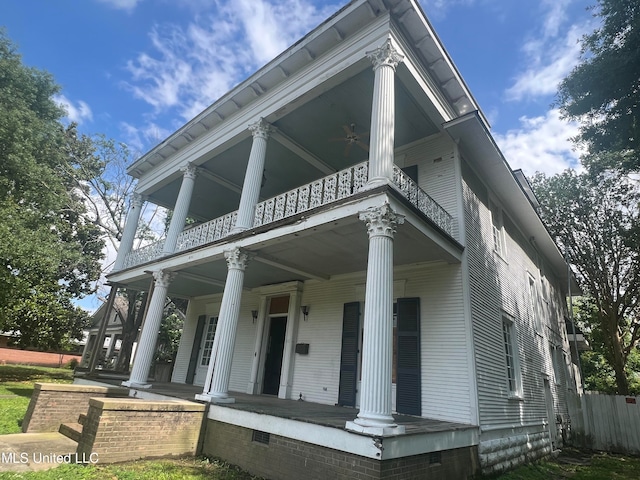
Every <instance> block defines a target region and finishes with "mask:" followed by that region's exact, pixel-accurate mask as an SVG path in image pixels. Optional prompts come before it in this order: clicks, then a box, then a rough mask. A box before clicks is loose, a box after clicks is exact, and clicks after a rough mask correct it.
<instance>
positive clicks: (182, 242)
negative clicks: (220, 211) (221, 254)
mask: <svg viewBox="0 0 640 480" xmlns="http://www.w3.org/2000/svg"><path fill="white" fill-rule="evenodd" d="M237 218H238V211H235V212H231V213H227V214H226V215H223V216H222V217H218V218H214V219H213V220H209V221H208V222H206V223H201V224H200V225H196V226H195V227H191V228H188V229H186V230H184V231H183V232H182V233H180V235H178V242H177V243H176V252H183V251H185V250H189V249H190V248H194V247H200V246H202V245H206V244H207V243H212V242H215V241H216V240H220V239H221V238H225V237H227V236H229V233H230V232H231V229H232V228H233V227H234V226H235V224H236V219H237Z"/></svg>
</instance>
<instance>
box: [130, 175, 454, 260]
mask: <svg viewBox="0 0 640 480" xmlns="http://www.w3.org/2000/svg"><path fill="white" fill-rule="evenodd" d="M368 167H369V163H368V162H362V163H359V164H357V165H353V166H351V167H349V168H345V169H344V170H341V171H339V172H336V173H334V174H332V175H329V176H327V177H324V178H321V179H319V180H314V181H313V182H311V183H307V184H306V185H302V186H301V187H298V188H295V189H293V190H290V191H288V192H285V193H282V194H280V195H277V196H275V197H273V198H269V199H267V200H265V201H263V202H260V203H258V204H257V205H256V212H255V217H254V221H253V227H254V228H256V227H260V226H263V225H268V224H270V223H273V222H277V221H278V220H282V219H285V218H288V217H291V216H293V215H297V214H299V213H302V212H306V211H308V210H312V209H314V208H317V207H321V206H323V205H328V204H330V203H333V202H336V201H338V200H341V199H343V198H348V197H351V196H353V195H355V194H356V193H358V192H360V191H361V190H363V189H364V187H365V185H366V183H367V179H368ZM393 183H394V184H395V185H396V186H397V187H398V189H399V191H400V192H401V193H402V194H403V195H404V196H405V197H406V198H407V199H408V200H409V201H410V202H411V203H412V204H413V205H414V206H415V207H416V208H418V209H419V210H420V211H421V212H422V213H424V214H425V215H426V216H427V217H428V218H430V219H431V220H432V221H433V222H434V223H435V224H436V225H438V226H439V227H440V228H441V229H442V230H444V231H445V232H447V233H448V234H449V235H451V234H452V226H453V219H452V217H451V215H449V214H448V213H447V212H446V211H445V210H444V208H442V207H441V206H440V205H438V203H437V202H436V201H435V200H434V199H432V198H431V197H430V196H429V195H427V194H426V193H425V192H424V191H423V190H421V189H420V187H418V185H417V184H416V183H415V182H414V181H413V180H412V179H411V178H409V176H407V175H406V174H405V173H404V172H403V171H402V170H401V169H400V168H398V167H396V166H395V165H394V167H393ZM237 217H238V212H237V211H235V212H231V213H227V214H226V215H223V216H221V217H218V218H215V219H213V220H210V221H208V222H206V223H202V224H200V225H197V226H195V227H191V228H188V229H186V230H184V231H183V232H182V233H180V235H179V236H178V241H177V244H176V250H175V251H176V252H182V251H185V250H188V249H190V248H195V247H201V246H203V245H207V244H209V243H213V242H215V241H218V240H221V239H223V238H226V237H228V236H229V235H230V233H231V230H232V229H233V227H234V226H235V223H236V219H237ZM163 247H164V240H159V241H157V242H155V243H152V244H150V245H146V246H144V247H142V248H139V249H137V250H134V251H132V252H130V253H129V254H128V255H127V257H126V258H125V262H124V268H128V267H133V266H135V265H140V264H142V263H145V262H149V261H152V260H155V259H157V258H160V257H162V256H163Z"/></svg>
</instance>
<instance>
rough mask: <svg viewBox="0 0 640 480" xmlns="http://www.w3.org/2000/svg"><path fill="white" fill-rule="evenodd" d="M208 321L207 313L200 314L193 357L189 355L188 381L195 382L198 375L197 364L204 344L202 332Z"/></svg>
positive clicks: (192, 349)
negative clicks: (201, 346)
mask: <svg viewBox="0 0 640 480" xmlns="http://www.w3.org/2000/svg"><path fill="white" fill-rule="evenodd" d="M206 322H207V316H206V315H200V316H199V317H198V325H197V326H196V335H195V337H194V339H193V347H192V348H191V357H189V368H188V369H187V378H186V380H185V382H186V383H190V384H193V379H194V377H195V376H196V366H197V365H198V356H199V355H200V345H202V332H203V331H204V325H205V323H206Z"/></svg>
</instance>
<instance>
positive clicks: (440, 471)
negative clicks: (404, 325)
mask: <svg viewBox="0 0 640 480" xmlns="http://www.w3.org/2000/svg"><path fill="white" fill-rule="evenodd" d="M206 425H207V426H206V432H205V436H204V445H203V451H202V453H203V454H204V455H207V456H210V457H216V458H222V459H223V460H225V461H227V462H229V463H232V464H234V465H238V466H239V467H240V468H242V469H244V470H246V471H248V472H250V473H251V474H253V475H258V476H263V477H266V478H269V479H272V480H297V479H300V478H304V479H308V480H313V479H318V480H326V479H327V478H331V479H335V480H353V479H358V480H383V479H384V480H424V479H429V480H438V479H443V480H450V479H453V478H455V479H457V480H458V479H460V480H462V479H466V478H472V476H473V474H474V473H476V472H477V470H478V468H479V462H478V456H477V449H476V447H466V448H457V449H453V450H444V451H441V452H433V453H425V454H422V455H414V456H410V457H402V458H397V459H390V460H382V461H380V460H375V459H371V458H367V457H362V456H359V455H355V454H352V453H348V452H341V451H338V450H333V449H330V448H327V447H321V446H318V445H313V444H309V443H305V442H302V441H299V440H293V439H290V438H286V437H282V436H278V435H273V434H271V435H268V440H267V441H268V443H262V442H264V441H265V440H266V439H267V436H266V435H264V434H261V433H258V435H257V437H254V431H253V430H251V429H247V428H243V427H238V426H235V425H231V424H227V423H222V422H218V421H215V420H208V421H207V423H206ZM256 440H258V441H256ZM261 441H262V442H261Z"/></svg>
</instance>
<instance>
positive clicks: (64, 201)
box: [0, 30, 103, 348]
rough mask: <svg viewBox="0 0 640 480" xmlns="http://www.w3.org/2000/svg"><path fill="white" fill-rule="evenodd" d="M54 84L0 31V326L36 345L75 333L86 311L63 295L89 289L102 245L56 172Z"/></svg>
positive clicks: (59, 146) (59, 127)
mask: <svg viewBox="0 0 640 480" xmlns="http://www.w3.org/2000/svg"><path fill="white" fill-rule="evenodd" d="M58 90H59V88H58V86H57V85H56V84H55V82H54V81H53V78H52V77H51V75H50V74H48V73H46V72H43V71H40V70H37V69H34V68H29V67H26V66H24V65H23V64H22V59H21V57H20V55H19V54H18V53H17V52H16V49H15V46H14V45H13V44H12V43H11V41H10V40H9V39H8V38H7V37H6V35H5V34H4V32H3V31H2V30H0V330H5V331H8V330H10V331H13V332H14V333H15V334H16V335H18V336H19V342H20V344H21V345H23V346H27V345H33V346H40V347H43V348H56V347H60V346H61V345H63V344H64V343H65V342H67V341H68V340H70V339H71V338H81V328H80V329H78V328H76V327H78V326H80V325H83V324H84V322H85V321H86V316H85V315H83V314H82V312H81V311H79V309H77V308H76V307H74V306H73V305H72V303H71V302H72V300H73V299H75V298H81V297H82V296H84V295H87V294H89V293H91V292H92V291H93V288H94V282H95V281H96V280H97V278H98V275H99V272H100V259H101V257H102V249H103V243H102V241H101V240H100V238H99V236H98V234H97V231H96V229H95V227H94V225H93V224H91V223H89V222H86V221H85V220H84V218H83V217H82V215H81V213H82V212H83V203H82V200H81V198H80V197H79V196H78V195H77V190H76V189H74V188H73V185H72V184H71V183H70V182H69V178H68V177H66V176H65V175H64V174H63V172H64V171H65V169H66V165H67V161H68V157H67V156H66V153H65V148H64V147H65V145H67V144H68V142H69V138H70V135H69V131H68V129H66V128H65V126H64V125H63V124H62V123H61V122H60V119H61V118H62V116H63V114H64V112H63V110H62V109H61V108H60V107H59V106H58V105H57V104H56V103H55V102H54V101H53V99H52V97H53V95H54V94H56V93H57V92H58Z"/></svg>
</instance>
